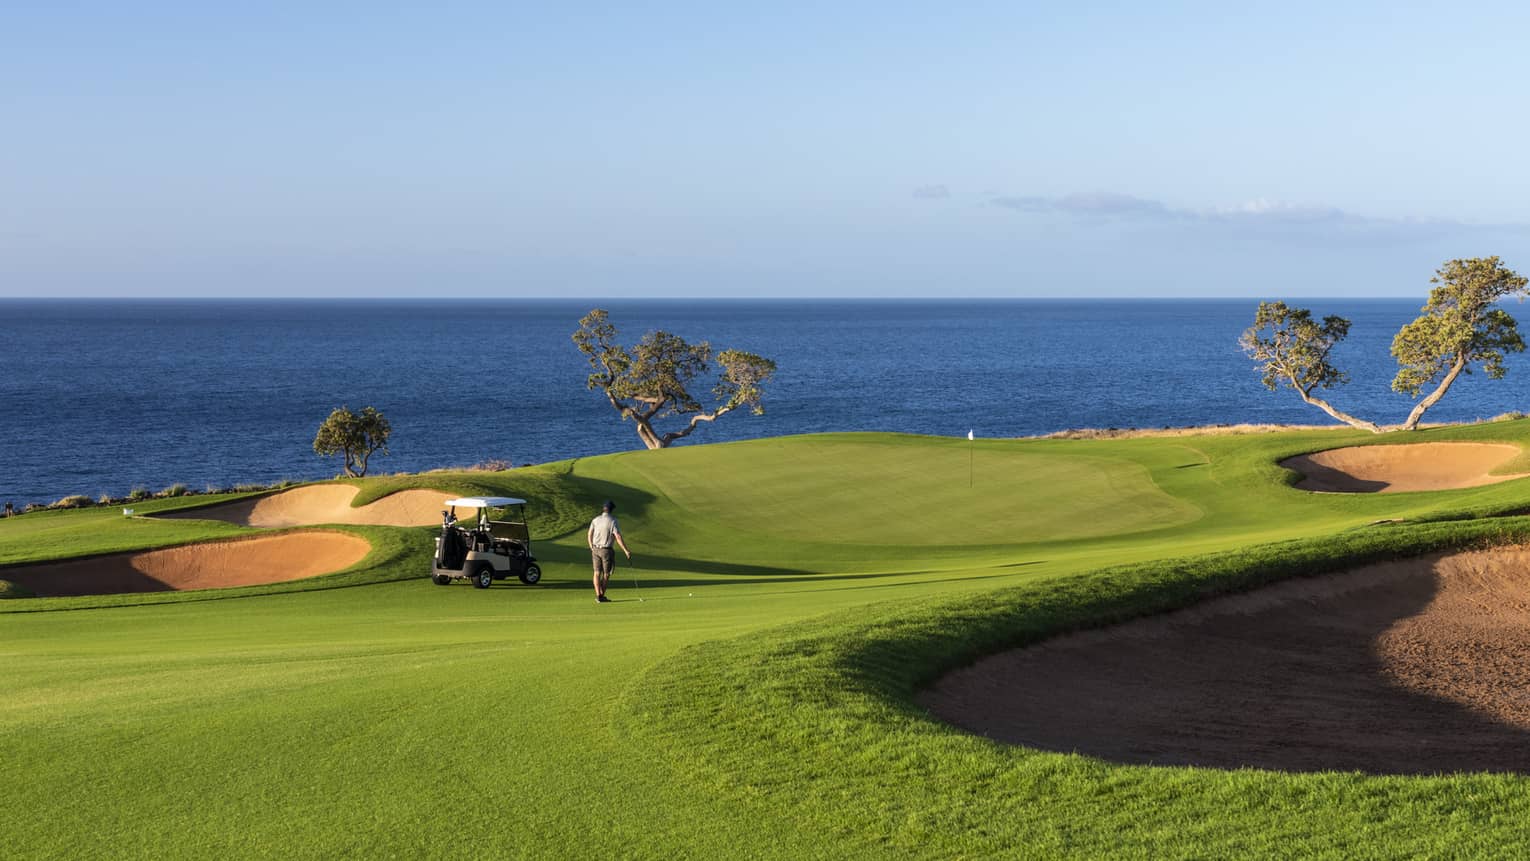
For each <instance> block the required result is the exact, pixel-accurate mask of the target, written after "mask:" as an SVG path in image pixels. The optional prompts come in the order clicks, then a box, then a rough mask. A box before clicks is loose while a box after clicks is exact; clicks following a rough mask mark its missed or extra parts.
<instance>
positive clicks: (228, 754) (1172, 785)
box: [0, 421, 1530, 858]
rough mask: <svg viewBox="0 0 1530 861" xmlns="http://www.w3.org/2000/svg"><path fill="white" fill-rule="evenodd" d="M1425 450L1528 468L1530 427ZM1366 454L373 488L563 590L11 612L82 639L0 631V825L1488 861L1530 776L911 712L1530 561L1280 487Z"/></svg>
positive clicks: (1211, 447)
mask: <svg viewBox="0 0 1530 861" xmlns="http://www.w3.org/2000/svg"><path fill="white" fill-rule="evenodd" d="M1407 439H1410V440H1412V439H1417V440H1431V441H1448V440H1471V441H1499V442H1509V443H1514V444H1524V443H1526V442H1527V441H1530V422H1523V421H1520V422H1505V423H1497V424H1492V425H1481V426H1473V427H1466V428H1442V429H1436V430H1430V431H1426V432H1420V433H1417V434H1413V435H1411V436H1410V437H1408V438H1407ZM1369 440H1370V436H1369V435H1366V434H1362V433H1358V432H1351V431H1347V430H1341V431H1317V430H1302V431H1293V432H1287V433H1272V434H1261V435H1249V436H1194V435H1191V436H1176V437H1170V438H1137V439H1105V440H1024V441H983V442H980V443H979V444H977V445H976V446H975V447H973V449H969V448H968V447H967V443H966V441H965V440H960V441H949V440H932V439H924V438H914V437H897V436H884V435H832V436H824V437H803V438H792V439H784V440H762V441H758V442H754V443H740V444H733V445H724V446H705V447H702V446H696V447H691V448H687V449H675V450H672V451H661V452H632V453H627V454H622V455H617V456H611V457H602V458H588V459H582V460H579V461H576V462H566V463H562V464H554V465H548V466H544V467H538V468H534V469H526V470H512V471H509V472H504V473H433V474H428V475H424V476H409V477H397V478H386V479H367V480H365V481H363V482H360V484H361V486H362V488H363V491H362V493H361V494H360V495H359V496H358V500H357V504H365V503H366V502H367V501H370V500H371V499H375V498H377V497H379V496H381V495H382V494H384V493H386V492H389V490H391V489H400V488H403V487H434V488H442V489H449V490H452V491H454V492H460V493H463V494H475V493H478V494H489V493H493V494H506V495H512V496H522V497H525V498H528V499H531V500H532V501H533V502H534V503H536V507H535V509H534V510H533V515H534V516H536V517H537V518H538V519H537V520H536V521H534V524H533V529H534V530H535V533H536V535H537V536H538V544H537V555H538V556H539V557H541V558H542V560H543V570H544V578H543V581H542V585H540V586H537V587H525V586H520V585H496V586H495V587H494V588H492V589H489V590H477V589H473V588H471V587H469V586H466V585H456V586H449V587H439V586H434V585H432V584H430V583H429V582H428V581H427V580H426V579H425V573H426V571H427V569H428V553H429V547H430V539H431V532H432V531H431V530H430V529H428V528H415V529H396V528H389V527H365V528H361V527H356V528H354V531H356V532H357V533H358V534H362V535H364V536H365V537H367V538H368V540H369V541H372V542H373V544H374V548H376V550H375V551H374V556H373V558H372V559H370V560H369V561H367V562H364V563H362V564H361V565H360V566H358V567H357V568H356V569H354V570H352V571H350V572H346V573H342V574H336V575H331V576H329V577H322V578H314V579H313V580H311V581H303V583H304V585H303V586H302V587H301V588H304V589H307V590H308V591H298V590H297V589H298V588H299V587H298V586H297V584H284V585H282V586H277V587H257V588H250V589H246V590H219V591H218V592H217V593H216V594H217V596H219V597H228V596H234V597H239V600H202V601H188V600H185V597H184V596H183V595H173V594H172V595H169V596H166V598H165V600H166V601H168V603H153V604H144V603H142V602H143V601H144V600H145V598H146V596H125V597H129V598H131V600H125V601H121V602H115V603H123V604H135V605H137V606H109V605H110V604H112V603H114V602H111V601H105V600H104V599H92V600H86V599H46V598H39V599H31V600H27V601H6V602H3V605H4V606H3V607H0V613H4V611H9V610H13V608H19V607H25V608H27V609H34V610H41V611H46V610H48V609H53V608H59V609H71V610H77V612H29V613H14V612H11V613H4V615H0V624H3V626H4V628H5V634H6V636H5V638H4V639H5V647H4V650H5V652H6V661H5V667H6V673H7V677H6V681H7V685H6V690H7V696H6V697H5V698H4V701H3V702H0V746H3V748H4V749H5V750H6V751H7V756H6V757H5V758H4V759H0V792H9V793H10V794H11V795H13V796H16V797H57V798H68V799H70V803H69V804H67V805H57V806H52V807H48V808H46V809H43V810H41V811H40V812H36V813H35V814H34V815H30V816H27V817H20V818H17V819H16V820H15V821H13V822H12V823H11V824H10V827H9V828H8V830H7V844H8V847H11V848H13V851H14V852H15V853H16V854H18V855H21V856H73V857H77V856H89V855H105V854H110V855H114V856H138V857H142V856H154V857H174V856H193V857H206V856H211V855H218V856H233V857H244V856H254V855H271V854H290V853H291V852H292V851H294V850H295V849H296V850H297V851H300V852H302V853H304V854H310V855H314V856H334V855H353V856H354V855H361V856H382V855H390V856H417V855H432V856H443V855H475V856H476V855H485V854H490V855H524V856H531V857H591V856H598V855H609V856H613V857H639V858H659V857H674V856H677V855H678V856H682V857H684V856H690V857H736V856H739V855H744V856H748V857H781V858H801V857H868V858H872V857H888V856H895V857H901V856H927V857H942V858H944V857H960V856H984V855H994V854H1016V855H1043V854H1076V855H1100V854H1128V855H1132V854H1136V855H1149V854H1163V855H1186V854H1191V855H1200V856H1229V855H1240V854H1274V853H1277V852H1278V853H1282V854H1285V853H1289V852H1292V851H1297V852H1300V851H1302V850H1308V851H1311V852H1315V853H1327V854H1331V855H1336V856H1337V855H1351V854H1370V855H1406V854H1451V853H1461V854H1486V855H1492V854H1505V853H1507V852H1509V851H1511V850H1510V848H1509V847H1511V846H1513V845H1515V844H1514V843H1513V840H1514V839H1515V834H1514V829H1516V828H1518V827H1519V826H1518V823H1519V822H1520V821H1521V820H1522V819H1523V817H1524V814H1525V813H1526V808H1527V807H1530V783H1527V781H1526V780H1525V779H1523V778H1518V777H1511V776H1502V775H1497V776H1494V775H1464V776H1445V777H1438V778H1414V779H1410V778H1370V777H1364V776H1361V775H1356V774H1316V775H1313V774H1307V775H1285V774H1279V773H1272V772H1257V771H1243V772H1215V771H1208V770H1198V769H1160V768H1151V767H1143V766H1121V765H1112V764H1107V763H1104V762H1100V761H1097V760H1092V759H1088V758H1084V757H1078V756H1066V755H1059V754H1053V753H1041V752H1038V751H1031V750H1027V749H1025V748H1005V747H1000V746H997V745H994V744H991V743H989V742H986V741H984V740H982V739H978V738H974V737H971V736H967V735H964V734H962V733H960V732H958V731H956V730H954V729H951V728H949V727H946V726H944V725H941V724H938V723H935V722H933V721H931V720H929V719H928V718H926V717H925V716H924V715H923V714H922V712H921V711H920V710H919V709H918V708H917V707H915V706H914V705H913V704H912V703H911V700H910V697H911V695H912V692H913V691H914V690H915V689H916V687H917V686H918V685H919V684H920V683H921V682H923V681H925V680H927V679H929V678H931V677H932V676H933V674H935V673H938V672H940V671H941V670H943V669H944V668H946V667H949V666H953V665H955V664H959V663H961V662H963V661H966V660H969V659H971V658H972V657H973V656H975V655H978V654H982V653H985V652H989V651H993V650H997V649H1000V648H1004V647H1006V646H1010V645H1014V644H1018V643H1024V642H1030V641H1032V640H1034V639H1036V638H1039V637H1043V636H1046V635H1048V634H1049V633H1052V632H1056V631H1059V630H1066V629H1069V628H1074V627H1079V626H1090V625H1098V624H1102V623H1104V622H1106V621H1109V620H1111V619H1114V618H1124V617H1128V616H1133V615H1137V614H1141V613H1147V612H1152V611H1155V610H1160V609H1164V608H1167V607H1175V606H1182V605H1184V604H1186V603H1189V602H1192V601H1194V600H1197V599H1198V598H1199V597H1201V596H1203V595H1206V594H1210V593H1216V592H1220V591H1224V590H1231V589H1242V588H1248V587H1251V586H1253V585H1256V584H1257V583H1260V582H1265V581H1267V580H1271V579H1275V578H1279V577H1286V576H1300V575H1303V574H1309V573H1316V572H1319V571H1325V570H1331V569H1332V568H1334V567H1336V566H1344V565H1348V564H1351V563H1353V562H1357V561H1362V560H1369V559H1373V558H1376V557H1378V556H1384V555H1389V554H1412V553H1418V552H1423V551H1426V550H1430V549H1435V548H1441V547H1454V546H1461V545H1462V544H1470V543H1474V542H1492V541H1500V540H1521V539H1524V538H1525V537H1526V536H1527V533H1530V527H1527V526H1526V525H1525V524H1524V523H1523V522H1522V521H1520V520H1517V519H1509V518H1503V517H1495V518H1494V519H1486V518H1488V517H1490V516H1498V515H1512V514H1515V513H1516V512H1518V513H1523V512H1526V511H1530V481H1509V482H1504V483H1501V484H1495V485H1490V486H1484V487H1478V488H1470V489H1465V490H1451V491H1442V492H1439V493H1414V494H1395V495H1348V496H1340V495H1313V494H1308V493H1304V492H1302V491H1299V490H1296V489H1294V488H1293V487H1292V484H1293V483H1294V482H1295V481H1296V475H1295V474H1294V473H1292V472H1290V471H1289V470H1285V469H1282V468H1281V467H1279V466H1278V465H1277V463H1278V462H1279V461H1280V460H1281V459H1283V458H1287V457H1291V456H1294V455H1299V454H1303V453H1306V452H1311V451H1318V450H1321V449H1326V448H1334V447H1338V446H1342V445H1350V444H1365V443H1367V442H1368V441H1369ZM1391 441H1393V442H1395V441H1396V440H1395V439H1393V440H1391ZM969 450H971V451H972V456H973V457H974V458H975V469H974V481H973V485H974V486H973V487H971V488H970V489H969V488H967V487H966V477H967V474H966V468H967V463H966V460H965V458H966V457H967V456H968V452H969ZM951 473H954V475H949V474H951ZM1070 488H1077V490H1078V492H1077V494H1076V495H1075V494H1074V493H1072V492H1070ZM607 497H610V498H614V499H616V500H617V501H618V504H619V514H620V516H621V519H622V525H623V529H624V532H625V533H626V534H627V537H628V541H629V544H631V546H632V549H633V552H634V555H635V564H632V565H627V564H626V563H625V560H623V561H622V562H620V563H619V567H618V571H617V576H616V579H615V581H614V587H613V593H612V594H613V597H615V598H616V599H617V600H616V602H615V603H612V604H607V605H596V604H595V603H594V602H593V600H592V598H593V595H592V593H591V591H590V586H589V568H588V565H589V563H588V558H589V557H588V553H587V551H586V550H585V548H584V545H583V534H582V527H583V524H584V523H585V522H586V521H587V519H588V517H590V516H591V515H592V514H593V513H594V511H595V508H596V505H597V504H598V502H599V501H600V500H601V499H604V498H607ZM199 501H200V500H199ZM932 502H933V503H937V504H925V503H932ZM178 504H179V505H184V504H185V501H184V500H159V501H156V502H154V503H144V504H142V505H141V506H140V508H141V509H148V508H150V506H173V505H178ZM106 514H115V517H108V516H105V515H106ZM33 518H36V519H33ZM1379 521H1401V522H1402V523H1401V524H1400V525H1398V524H1392V523H1388V524H1383V525H1374V524H1376V523H1378V522H1379ZM247 532H248V530H241V529H239V528H237V527H233V526H230V525H228V524H216V523H208V522H205V521H198V520H182V521H158V522H156V521H150V522H142V521H141V520H140V519H138V518H131V519H129V518H122V517H121V515H120V513H115V512H105V513H102V512H98V511H95V510H90V509H87V510H83V511H77V512H55V513H49V514H47V515H27V516H26V517H22V518H16V519H15V520H14V521H9V522H0V562H4V561H22V560H28V559H39V558H49V556H56V555H62V554H73V555H80V554H78V553H75V551H77V550H79V549H80V548H81V547H90V548H94V549H93V550H92V551H91V552H107V551H111V550H131V549H140V548H143V547H148V546H165V545H168V544H175V543H182V542H184V541H192V540H204V539H206V538H216V537H226V536H228V535H231V534H246V533H247ZM544 536H545V537H544ZM3 576H4V573H3V568H0V579H3ZM339 586H344V587H347V588H332V587H339ZM154 597H155V598H156V599H157V598H158V596H154ZM638 597H642V598H643V599H644V600H643V601H642V602H639V601H638V600H636V599H637V598H638ZM1041 693H1044V692H1041ZM1039 695H1040V693H1039ZM1187 729H1193V728H1187ZM252 751H258V755H252V754H251V752H252ZM81 786H87V787H91V791H90V792H84V793H82V792H79V791H78V788H79V787H81ZM299 847H300V849H299Z"/></svg>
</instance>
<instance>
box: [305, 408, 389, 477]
mask: <svg viewBox="0 0 1530 861" xmlns="http://www.w3.org/2000/svg"><path fill="white" fill-rule="evenodd" d="M392 435H393V426H392V425H390V424H388V420H387V419H385V418H383V414H382V413H380V412H378V411H377V410H376V409H374V408H372V407H367V408H366V409H364V410H362V411H361V412H360V413H353V412H351V409H350V407H340V408H339V409H337V410H335V411H334V412H332V413H330V414H329V418H327V419H325V420H324V423H323V424H321V425H319V433H318V434H317V435H316V436H315V437H314V438H313V450H314V451H315V452H317V453H318V454H320V455H322V456H324V457H329V456H331V455H336V454H343V455H345V474H346V475H348V476H350V477H352V478H360V477H361V476H363V475H366V474H367V461H368V460H370V459H371V457H372V453H373V452H375V451H378V450H379V449H380V450H381V451H382V453H383V454H387V453H388V437H390V436H392Z"/></svg>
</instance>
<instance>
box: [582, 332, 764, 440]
mask: <svg viewBox="0 0 1530 861" xmlns="http://www.w3.org/2000/svg"><path fill="white" fill-rule="evenodd" d="M608 316H609V315H608V314H607V313H606V312H605V311H603V310H601V309H599V308H596V309H595V310H593V311H591V312H590V313H588V314H586V315H584V318H583V319H581V320H580V321H579V329H578V331H576V332H574V343H575V344H576V345H577V346H578V347H579V351H580V352H582V353H584V355H585V358H586V359H588V360H589V363H590V371H591V373H590V376H589V378H588V380H587V381H586V383H587V385H588V386H589V388H590V390H591V391H594V390H596V389H599V390H600V391H601V392H603V393H604V394H605V396H606V400H607V401H609V402H610V404H611V406H612V408H613V409H615V410H616V411H617V412H618V413H620V414H621V416H622V419H623V420H627V419H631V420H632V421H633V422H634V423H635V424H636V425H637V434H638V438H639V439H641V440H642V441H643V444H644V445H646V446H647V447H648V448H650V449H655V448H665V447H667V446H669V445H670V443H673V442H674V441H676V440H679V439H684V438H685V437H687V436H690V435H691V433H692V432H693V431H695V430H696V428H697V427H699V426H700V425H701V423H702V422H713V421H716V420H717V419H719V418H721V417H722V416H724V415H726V414H727V413H730V412H732V411H734V410H736V409H739V408H742V407H747V408H748V409H749V411H750V412H752V413H754V414H755V415H760V414H762V413H764V412H765V408H764V406H763V405H762V404H761V397H762V396H763V393H764V386H765V383H766V382H767V381H769V380H770V378H771V375H773V374H774V373H775V371H776V363H775V362H772V361H771V360H770V359H767V358H764V357H762V356H757V355H755V354H753V353H746V352H744V351H743V350H723V351H722V352H720V353H716V354H715V355H714V354H713V352H712V345H711V344H708V343H707V342H706V341H702V342H701V343H699V344H688V343H686V341H685V339H683V338H681V337H679V336H678V335H672V334H670V333H669V332H663V331H655V332H649V333H648V334H646V335H644V336H643V339H642V340H641V341H638V343H637V344H636V345H635V346H633V347H632V348H631V349H630V350H628V349H627V348H625V347H623V346H621V345H620V344H618V343H617V342H616V336H617V333H616V327H615V326H614V325H612V324H611V322H610V320H609V319H608ZM713 374H715V375H716V385H715V386H713V388H712V395H713V397H714V399H715V400H714V403H713V405H712V406H711V407H710V408H707V407H703V406H702V404H701V401H700V400H698V399H697V398H696V397H695V396H694V395H693V394H691V391H690V387H691V385H692V384H693V383H694V382H696V381H697V380H698V379H704V378H707V377H709V376H712V375H713ZM671 416H677V417H685V416H689V417H690V418H689V419H688V420H687V421H686V423H685V424H684V425H682V426H680V427H679V428H678V429H676V430H672V431H668V432H661V431H659V430H658V429H657V428H655V427H654V422H655V421H658V420H661V419H664V418H668V417H671Z"/></svg>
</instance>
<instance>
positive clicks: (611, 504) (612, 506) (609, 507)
mask: <svg viewBox="0 0 1530 861" xmlns="http://www.w3.org/2000/svg"><path fill="white" fill-rule="evenodd" d="M601 508H603V509H605V510H606V511H615V510H616V502H615V501H613V500H610V499H608V500H606V502H605V504H604V505H602V506H601Z"/></svg>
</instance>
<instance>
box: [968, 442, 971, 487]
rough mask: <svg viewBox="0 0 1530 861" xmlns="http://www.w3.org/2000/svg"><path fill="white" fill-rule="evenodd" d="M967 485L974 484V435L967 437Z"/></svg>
mask: <svg viewBox="0 0 1530 861" xmlns="http://www.w3.org/2000/svg"><path fill="white" fill-rule="evenodd" d="M967 486H968V487H971V486H972V437H967Z"/></svg>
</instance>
